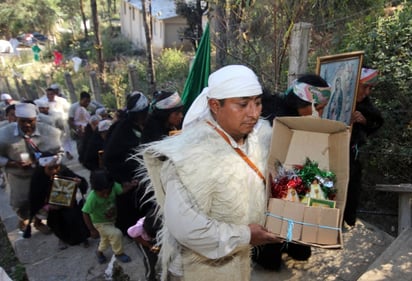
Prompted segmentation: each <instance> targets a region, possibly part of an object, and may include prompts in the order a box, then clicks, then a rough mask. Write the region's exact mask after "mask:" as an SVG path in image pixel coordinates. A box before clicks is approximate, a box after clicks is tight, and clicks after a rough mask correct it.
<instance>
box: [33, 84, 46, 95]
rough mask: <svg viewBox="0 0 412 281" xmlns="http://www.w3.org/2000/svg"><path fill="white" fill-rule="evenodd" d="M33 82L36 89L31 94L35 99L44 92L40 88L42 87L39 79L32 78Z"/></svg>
mask: <svg viewBox="0 0 412 281" xmlns="http://www.w3.org/2000/svg"><path fill="white" fill-rule="evenodd" d="M33 84H34V86H35V88H36V90H35V92H34V93H33V94H34V95H35V96H36V97H35V99H38V98H40V97H41V96H43V95H44V94H45V92H44V90H43V89H42V87H41V86H40V81H39V80H38V79H35V80H33Z"/></svg>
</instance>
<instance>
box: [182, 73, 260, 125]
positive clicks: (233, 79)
mask: <svg viewBox="0 0 412 281" xmlns="http://www.w3.org/2000/svg"><path fill="white" fill-rule="evenodd" d="M208 85H209V86H208V87H206V88H204V89H203V90H202V92H201V93H200V95H199V96H198V97H197V98H196V99H195V100H194V101H193V103H192V105H191V106H190V108H189V110H188V111H187V113H186V115H185V118H184V120H183V129H185V128H187V127H188V126H192V125H193V124H194V123H196V122H198V121H200V120H203V119H204V118H205V117H206V114H207V112H208V111H209V107H208V104H207V101H208V99H210V98H214V99H227V98H236V97H237V98H240V97H251V96H256V95H260V94H262V87H261V85H260V83H259V80H258V77H257V76H256V74H255V73H254V72H253V71H252V70H251V69H250V68H248V67H246V66H243V65H228V66H225V67H222V68H221V69H219V70H217V71H215V72H213V73H212V74H211V75H210V76H209V80H208Z"/></svg>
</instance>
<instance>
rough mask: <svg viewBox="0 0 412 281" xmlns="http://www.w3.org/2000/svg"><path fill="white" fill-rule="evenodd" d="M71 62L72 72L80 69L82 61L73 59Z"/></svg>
mask: <svg viewBox="0 0 412 281" xmlns="http://www.w3.org/2000/svg"><path fill="white" fill-rule="evenodd" d="M72 61H73V69H74V72H78V71H79V69H80V65H81V64H82V59H81V58H79V57H73V58H72Z"/></svg>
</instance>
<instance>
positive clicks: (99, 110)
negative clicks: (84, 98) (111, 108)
mask: <svg viewBox="0 0 412 281" xmlns="http://www.w3.org/2000/svg"><path fill="white" fill-rule="evenodd" d="M96 114H97V115H100V116H101V115H105V114H107V112H106V108H104V107H100V108H98V109H96Z"/></svg>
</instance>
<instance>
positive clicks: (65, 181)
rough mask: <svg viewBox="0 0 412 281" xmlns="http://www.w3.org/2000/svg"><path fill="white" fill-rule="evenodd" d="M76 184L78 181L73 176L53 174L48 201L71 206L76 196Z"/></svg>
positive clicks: (53, 203)
mask: <svg viewBox="0 0 412 281" xmlns="http://www.w3.org/2000/svg"><path fill="white" fill-rule="evenodd" d="M78 185H79V183H78V181H76V180H75V179H73V178H68V177H58V176H55V177H54V178H53V182H52V185H51V188H50V194H49V200H48V203H49V204H52V205H58V206H63V207H71V206H72V205H73V202H74V200H75V198H76V192H77V187H78Z"/></svg>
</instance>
